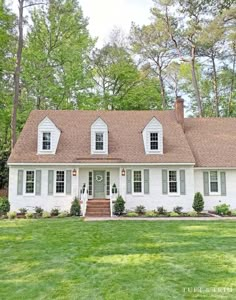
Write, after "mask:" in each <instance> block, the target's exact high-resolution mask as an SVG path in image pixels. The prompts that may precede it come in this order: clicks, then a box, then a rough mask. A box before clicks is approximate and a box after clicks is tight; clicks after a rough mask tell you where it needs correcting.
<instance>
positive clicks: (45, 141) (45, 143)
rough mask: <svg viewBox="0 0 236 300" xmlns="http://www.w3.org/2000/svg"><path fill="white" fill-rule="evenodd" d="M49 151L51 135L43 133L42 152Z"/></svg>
mask: <svg viewBox="0 0 236 300" xmlns="http://www.w3.org/2000/svg"><path fill="white" fill-rule="evenodd" d="M50 149H51V133H50V132H44V133H43V150H50Z"/></svg>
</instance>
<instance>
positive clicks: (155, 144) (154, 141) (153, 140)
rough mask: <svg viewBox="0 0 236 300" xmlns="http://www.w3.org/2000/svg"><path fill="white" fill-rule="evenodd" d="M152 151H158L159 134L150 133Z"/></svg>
mask: <svg viewBox="0 0 236 300" xmlns="http://www.w3.org/2000/svg"><path fill="white" fill-rule="evenodd" d="M150 150H158V133H157V132H150Z"/></svg>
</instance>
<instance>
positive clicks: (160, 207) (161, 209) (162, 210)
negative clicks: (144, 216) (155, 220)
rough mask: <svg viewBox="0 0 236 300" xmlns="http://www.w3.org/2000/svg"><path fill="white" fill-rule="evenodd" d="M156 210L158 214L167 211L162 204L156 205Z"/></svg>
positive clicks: (163, 213)
mask: <svg viewBox="0 0 236 300" xmlns="http://www.w3.org/2000/svg"><path fill="white" fill-rule="evenodd" d="M157 211H158V214H160V215H165V214H166V212H167V211H166V210H165V209H164V207H163V206H159V207H157Z"/></svg>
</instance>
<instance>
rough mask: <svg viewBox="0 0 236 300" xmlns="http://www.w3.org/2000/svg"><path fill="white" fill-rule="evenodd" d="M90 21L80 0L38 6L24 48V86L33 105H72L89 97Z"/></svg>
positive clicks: (90, 82)
mask: <svg viewBox="0 0 236 300" xmlns="http://www.w3.org/2000/svg"><path fill="white" fill-rule="evenodd" d="M87 25H88V23H87V20H86V19H85V18H84V16H83V13H82V10H81V7H80V6H79V4H78V2H77V1H76V0H63V1H59V0H51V1H50V3H49V6H48V7H45V9H39V8H37V9H35V10H34V12H33V14H32V25H31V26H30V30H29V33H28V36H27V39H26V47H25V49H24V51H23V58H24V62H23V68H24V72H23V86H24V89H25V96H26V98H27V99H30V101H31V103H32V107H36V108H37V109H49V108H50V109H72V108H80V107H82V106H83V105H84V103H83V101H85V100H86V101H87V97H86V95H88V94H89V91H90V90H91V88H92V80H91V79H90V66H89V60H88V57H89V53H90V51H91V48H92V46H93V44H94V41H93V40H92V39H91V37H90V35H89V32H88V30H87ZM26 101H27V100H26Z"/></svg>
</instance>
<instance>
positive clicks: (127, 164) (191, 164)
mask: <svg viewBox="0 0 236 300" xmlns="http://www.w3.org/2000/svg"><path fill="white" fill-rule="evenodd" d="M194 165H195V163H96V162H95V163H8V166H93V167H95V166H121V167H122V166H194ZM208 169H209V168H208ZM222 169H223V168H222ZM235 169H236V167H235Z"/></svg>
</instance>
